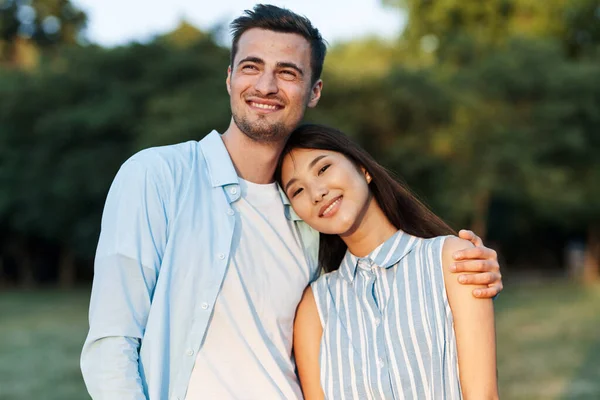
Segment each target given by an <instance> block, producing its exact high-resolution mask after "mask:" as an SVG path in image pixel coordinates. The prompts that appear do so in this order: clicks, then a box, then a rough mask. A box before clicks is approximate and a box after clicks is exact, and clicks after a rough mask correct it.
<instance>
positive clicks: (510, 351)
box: [0, 283, 600, 400]
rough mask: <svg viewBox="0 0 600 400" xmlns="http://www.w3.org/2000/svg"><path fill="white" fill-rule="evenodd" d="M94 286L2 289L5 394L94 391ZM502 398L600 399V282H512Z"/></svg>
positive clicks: (503, 320)
mask: <svg viewBox="0 0 600 400" xmlns="http://www.w3.org/2000/svg"><path fill="white" fill-rule="evenodd" d="M87 306H88V293H87V291H85V290H77V291H72V292H59V291H56V290H48V291H37V292H8V293H0V399H1V400H25V399H27V400H30V399H41V400H59V399H60V400H79V399H86V398H88V396H87V393H86V391H85V387H84V385H83V382H82V379H81V375H80V372H79V352H80V350H81V345H82V343H83V340H84V338H85V334H86V331H87V315H86V314H87ZM496 311H497V332H498V373H499V379H500V390H501V393H500V395H501V398H502V399H508V400H537V399H557V400H558V399H560V400H566V399H577V400H583V399H590V400H591V399H594V400H595V399H600V287H597V286H596V287H587V288H581V287H577V286H573V285H569V284H564V283H554V284H551V283H547V284H544V285H538V286H521V287H516V288H508V289H506V290H505V291H504V292H503V293H502V295H501V296H500V298H498V299H497V300H496Z"/></svg>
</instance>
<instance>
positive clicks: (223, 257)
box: [217, 253, 225, 260]
mask: <svg viewBox="0 0 600 400" xmlns="http://www.w3.org/2000/svg"><path fill="white" fill-rule="evenodd" d="M217 257H219V259H220V260H224V259H225V254H223V253H219V254H218V255H217Z"/></svg>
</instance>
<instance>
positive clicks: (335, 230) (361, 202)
mask: <svg viewBox="0 0 600 400" xmlns="http://www.w3.org/2000/svg"><path fill="white" fill-rule="evenodd" d="M370 180H371V178H370V176H369V175H368V173H367V172H366V171H364V169H360V168H357V167H356V166H355V165H354V164H353V163H352V162H351V161H350V160H349V159H348V158H346V157H345V156H344V155H343V154H340V153H337V152H333V151H327V150H314V149H294V150H292V151H291V152H290V153H289V154H287V155H286V156H285V157H284V159H283V164H282V169H281V183H282V186H283V189H284V190H285V193H286V194H287V196H288V198H289V199H290V202H291V204H292V207H293V208H294V211H295V212H296V214H298V216H299V217H300V218H302V219H303V220H304V221H305V222H306V223H307V224H309V225H310V226H311V227H313V228H314V229H316V230H317V231H319V232H322V233H326V234H335V235H341V236H346V235H350V234H352V233H353V232H354V231H355V230H356V229H357V228H358V227H359V226H360V223H361V221H362V219H363V217H364V215H365V213H366V211H367V209H368V208H369V203H370V202H371V200H372V196H371V192H370V190H369V182H370Z"/></svg>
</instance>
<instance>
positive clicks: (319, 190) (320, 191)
mask: <svg viewBox="0 0 600 400" xmlns="http://www.w3.org/2000/svg"><path fill="white" fill-rule="evenodd" d="M327 193H328V190H327V187H325V186H324V185H320V186H318V187H315V188H314V189H313V203H314V204H317V203H319V202H320V201H321V200H323V197H325V195H326V194H327Z"/></svg>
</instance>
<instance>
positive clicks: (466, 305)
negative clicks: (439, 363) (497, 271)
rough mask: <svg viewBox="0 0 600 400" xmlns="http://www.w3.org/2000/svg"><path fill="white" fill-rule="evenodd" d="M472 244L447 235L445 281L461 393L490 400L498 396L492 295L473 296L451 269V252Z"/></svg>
mask: <svg viewBox="0 0 600 400" xmlns="http://www.w3.org/2000/svg"><path fill="white" fill-rule="evenodd" d="M472 247H473V244H472V243H471V242H469V241H466V240H464V239H459V238H457V237H450V238H448V239H446V242H445V243H444V249H443V264H444V281H445V284H446V292H447V294H448V302H449V303H450V308H451V309H452V315H453V317H454V331H455V333H456V346H457V351H458V367H459V371H460V384H461V388H462V392H463V397H464V399H465V400H469V399H476V400H488V399H489V400H492V399H498V382H497V378H496V335H495V328H494V306H493V304H492V300H491V299H477V298H475V297H473V294H472V290H473V286H465V285H461V284H459V283H458V281H457V279H456V274H455V273H452V272H450V266H451V265H452V264H453V263H454V259H453V258H452V254H453V253H454V252H456V251H459V250H463V249H468V248H472ZM481 287H486V286H484V285H482V286H481Z"/></svg>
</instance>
